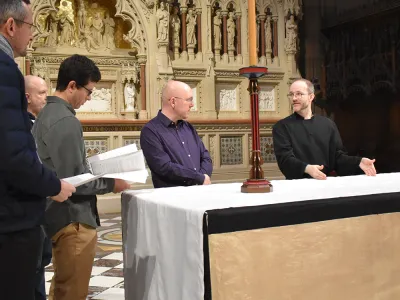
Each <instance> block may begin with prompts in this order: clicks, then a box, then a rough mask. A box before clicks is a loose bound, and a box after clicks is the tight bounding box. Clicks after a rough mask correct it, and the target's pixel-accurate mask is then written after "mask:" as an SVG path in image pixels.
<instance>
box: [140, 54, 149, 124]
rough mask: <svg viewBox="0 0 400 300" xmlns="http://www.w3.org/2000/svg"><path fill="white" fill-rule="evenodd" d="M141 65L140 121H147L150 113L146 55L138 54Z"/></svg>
mask: <svg viewBox="0 0 400 300" xmlns="http://www.w3.org/2000/svg"><path fill="white" fill-rule="evenodd" d="M138 61H139V65H140V112H139V119H140V120H147V119H148V113H147V110H146V61H147V57H146V54H138Z"/></svg>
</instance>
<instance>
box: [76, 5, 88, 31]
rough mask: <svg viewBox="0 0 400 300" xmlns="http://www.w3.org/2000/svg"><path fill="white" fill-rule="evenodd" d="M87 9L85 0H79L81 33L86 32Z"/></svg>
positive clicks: (79, 26)
mask: <svg viewBox="0 0 400 300" xmlns="http://www.w3.org/2000/svg"><path fill="white" fill-rule="evenodd" d="M86 17H87V13H86V9H85V3H84V2H83V0H80V1H79V10H78V29H79V34H83V33H84V32H85V27H86V23H85V22H86Z"/></svg>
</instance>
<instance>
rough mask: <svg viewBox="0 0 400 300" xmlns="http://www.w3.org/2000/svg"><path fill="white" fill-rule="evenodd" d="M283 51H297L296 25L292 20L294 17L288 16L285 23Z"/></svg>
mask: <svg viewBox="0 0 400 300" xmlns="http://www.w3.org/2000/svg"><path fill="white" fill-rule="evenodd" d="M285 50H286V51H296V50H297V24H296V22H295V20H294V15H290V18H289V20H287V21H286V39H285Z"/></svg>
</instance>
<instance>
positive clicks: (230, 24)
mask: <svg viewBox="0 0 400 300" xmlns="http://www.w3.org/2000/svg"><path fill="white" fill-rule="evenodd" d="M233 18H234V13H233V12H230V13H229V18H228V21H227V31H228V49H235V31H236V24H235V20H234V19H233Z"/></svg>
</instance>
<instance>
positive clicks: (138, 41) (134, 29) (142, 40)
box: [31, 0, 154, 55]
mask: <svg viewBox="0 0 400 300" xmlns="http://www.w3.org/2000/svg"><path fill="white" fill-rule="evenodd" d="M57 1H58V0H33V1H32V10H33V20H34V21H33V22H34V24H35V26H36V28H37V29H36V31H35V33H34V38H33V42H32V44H31V46H32V45H33V46H35V45H36V47H38V46H40V47H46V45H45V44H44V43H43V42H41V44H37V42H38V41H39V40H40V41H43V40H45V39H46V38H47V37H48V36H49V34H50V31H49V29H48V28H47V29H46V24H45V25H43V22H44V21H43V20H44V19H46V18H48V16H49V15H50V13H52V12H53V13H57V12H58V10H59V9H58V6H59V5H58V4H57ZM68 2H71V3H74V4H75V5H74V6H75V8H74V14H76V16H77V13H78V10H79V8H78V6H79V1H78V0H68ZM88 3H90V5H91V6H92V5H96V3H95V2H91V1H90V2H88ZM56 4H57V5H56ZM153 5H154V1H145V0H140V1H137V0H116V5H115V7H116V14H115V16H110V17H111V18H113V19H115V17H117V18H121V19H122V20H124V21H128V22H129V23H130V27H131V29H130V30H129V32H126V33H124V34H123V39H124V41H126V42H127V43H129V44H130V46H131V47H132V48H133V51H130V52H135V53H139V54H147V52H146V51H147V38H146V28H145V26H143V25H144V23H145V21H146V20H147V23H149V22H150V17H151V11H150V8H151V7H152V6H153ZM86 9H87V10H88V4H86ZM102 17H103V16H102ZM75 23H76V19H75V16H74V18H73V19H72V23H71V24H74V25H73V26H74V33H72V36H73V41H72V42H71V45H69V47H70V48H74V47H76V46H77V44H78V41H79V40H80V31H79V30H77V32H78V33H76V32H75V28H77V26H78V25H77V24H75ZM67 46H68V45H67ZM100 46H101V47H103V45H100ZM53 48H61V47H59V46H58V45H55V46H53ZM81 48H82V45H81ZM88 51H89V50H88ZM99 51H100V52H101V50H99ZM99 51H97V52H99ZM67 52H68V53H69V52H71V51H67ZM57 53H62V51H57ZM82 54H84V53H82ZM101 54H102V53H101ZM110 54H111V55H112V53H110Z"/></svg>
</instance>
